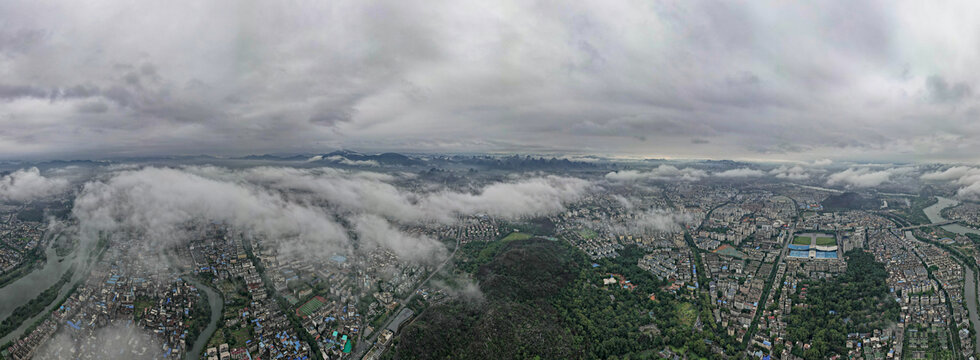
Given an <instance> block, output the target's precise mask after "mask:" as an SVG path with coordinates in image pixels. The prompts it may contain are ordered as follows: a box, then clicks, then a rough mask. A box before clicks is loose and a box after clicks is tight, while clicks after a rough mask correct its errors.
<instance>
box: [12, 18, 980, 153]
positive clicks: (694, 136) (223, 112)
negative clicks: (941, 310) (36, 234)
mask: <svg viewBox="0 0 980 360" xmlns="http://www.w3.org/2000/svg"><path fill="white" fill-rule="evenodd" d="M978 6H980V4H978V3H976V2H968V1H952V2H948V3H942V4H928V6H926V5H924V4H916V3H915V2H911V1H899V2H884V1H848V2H829V3H826V2H821V3H805V2H779V1H760V2H751V3H746V4H740V5H739V6H735V5H732V4H726V3H716V2H708V1H689V2H681V3H677V2H643V1H627V2H616V3H609V2H594V1H589V2H576V3H571V4H569V3H549V2H534V3H528V2H511V1H508V2H495V3H492V4H488V3H480V2H471V1H448V2H442V1H436V2H424V3H419V2H404V1H391V2H377V3H370V4H369V3H363V2H357V1H335V2H329V3H323V2H307V1H301V2H294V3H290V4H281V3H278V2H258V1H214V2H207V3H199V2H163V3H138V4H137V3H131V2H123V1H105V2H99V3H98V4H95V3H91V2H84V3H80V2H70V1H5V2H2V3H0V154H3V157H4V158H7V159H17V158H24V159H54V158H106V157H124V156H146V155H190V154H211V155H219V156H231V155H247V154H262V153H317V152H326V151H329V150H333V149H341V148H347V149H363V150H369V149H370V150H376V151H415V152H518V153H566V154H600V155H612V156H627V157H651V158H659V157H668V158H711V159H722V158H725V159H756V160H790V161H813V160H817V159H824V158H832V159H835V160H848V159H859V160H870V161H953V162H967V163H972V162H975V161H976V156H975V154H976V153H977V152H978V151H980V142H978V140H977V139H980V136H978V135H980V126H978V125H977V124H978V123H977V122H976V121H975V120H976V119H977V116H978V114H980V107H978V104H980V102H978V99H977V96H976V93H975V91H974V90H973V89H974V88H975V87H976V83H977V80H978V79H980V74H978V73H977V72H976V71H975V67H974V64H976V63H977V62H978V61H980V51H978V50H980V46H978V44H980V42H978V40H980V23H977V22H976V21H973V20H974V17H975V16H974V14H976V13H978V10H980V9H976V8H977V7H978Z"/></svg>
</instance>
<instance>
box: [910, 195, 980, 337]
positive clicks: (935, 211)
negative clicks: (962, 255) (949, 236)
mask: <svg viewBox="0 0 980 360" xmlns="http://www.w3.org/2000/svg"><path fill="white" fill-rule="evenodd" d="M937 199H939V201H938V202H936V203H935V204H934V205H932V206H930V207H927V208H925V209H923V210H922V211H923V212H925V213H926V217H928V218H929V222H932V223H937V222H944V221H947V219H946V218H943V216H942V215H940V213H941V212H942V211H943V209H945V208H948V207H951V206H956V205H958V204H959V203H960V202H959V201H956V200H954V199H948V198H944V197H937ZM943 229H945V230H946V231H949V232H954V233H957V234H966V233H973V234H980V231H977V230H975V229H971V228H968V227H966V226H963V225H960V224H950V225H946V226H943ZM963 269H964V273H963V274H964V279H963V280H964V283H965V284H964V287H963V296H964V297H966V308H967V310H969V312H970V322H971V323H973V328H974V329H976V330H978V331H980V316H978V314H977V280H978V279H977V277H976V274H974V273H973V270H972V269H970V268H969V267H963ZM974 349H980V335H978V336H977V343H976V345H975V347H974Z"/></svg>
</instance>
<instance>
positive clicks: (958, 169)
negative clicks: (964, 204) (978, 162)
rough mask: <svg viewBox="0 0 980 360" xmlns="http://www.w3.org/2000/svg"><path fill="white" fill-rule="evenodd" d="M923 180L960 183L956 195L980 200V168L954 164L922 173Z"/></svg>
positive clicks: (966, 198)
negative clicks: (944, 168) (939, 169)
mask: <svg viewBox="0 0 980 360" xmlns="http://www.w3.org/2000/svg"><path fill="white" fill-rule="evenodd" d="M921 178H922V180H926V181H948V182H951V183H953V184H956V185H959V186H960V188H959V189H957V190H956V197H958V198H960V199H964V200H980V168H975V167H969V166H953V167H950V168H948V169H946V170H943V171H935V172H931V173H926V174H922V177H921Z"/></svg>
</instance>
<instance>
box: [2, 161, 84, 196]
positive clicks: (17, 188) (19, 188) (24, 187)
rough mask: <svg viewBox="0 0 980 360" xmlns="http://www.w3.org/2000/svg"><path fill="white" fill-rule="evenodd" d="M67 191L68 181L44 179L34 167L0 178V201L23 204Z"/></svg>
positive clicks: (53, 178)
mask: <svg viewBox="0 0 980 360" xmlns="http://www.w3.org/2000/svg"><path fill="white" fill-rule="evenodd" d="M66 190H68V180H65V179H62V178H56V177H45V176H43V175H41V171H40V170H38V168H36V167H32V168H29V169H20V170H17V171H14V172H13V173H11V174H9V175H6V176H4V177H2V178H0V201H18V202H25V201H31V200H35V199H39V198H44V197H48V196H52V195H56V194H60V193H63V192H65V191H66Z"/></svg>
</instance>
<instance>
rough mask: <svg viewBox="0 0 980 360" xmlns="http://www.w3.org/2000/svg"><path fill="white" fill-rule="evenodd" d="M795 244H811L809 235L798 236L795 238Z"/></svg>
mask: <svg viewBox="0 0 980 360" xmlns="http://www.w3.org/2000/svg"><path fill="white" fill-rule="evenodd" d="M793 245H810V237H809V236H797V237H795V238H793Z"/></svg>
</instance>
